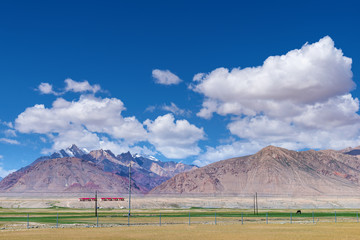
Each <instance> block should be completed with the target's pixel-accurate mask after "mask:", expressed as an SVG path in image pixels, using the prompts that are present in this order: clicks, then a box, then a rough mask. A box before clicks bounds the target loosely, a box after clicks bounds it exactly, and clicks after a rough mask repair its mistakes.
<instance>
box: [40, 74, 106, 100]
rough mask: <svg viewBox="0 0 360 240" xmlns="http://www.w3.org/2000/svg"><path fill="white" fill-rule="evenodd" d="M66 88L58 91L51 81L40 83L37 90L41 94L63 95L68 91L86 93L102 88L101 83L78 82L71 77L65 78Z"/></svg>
mask: <svg viewBox="0 0 360 240" xmlns="http://www.w3.org/2000/svg"><path fill="white" fill-rule="evenodd" d="M64 82H65V85H66V86H65V89H64V90H63V91H62V92H56V91H54V89H53V86H52V84H50V83H45V82H43V83H40V85H39V86H38V88H37V90H38V91H39V92H40V93H41V94H53V95H55V96H59V95H63V94H64V93H66V92H76V93H84V92H92V93H96V92H98V91H100V90H101V87H100V85H98V84H95V85H90V83H89V82H88V81H82V82H77V81H74V80H72V79H70V78H67V79H65V81H64Z"/></svg>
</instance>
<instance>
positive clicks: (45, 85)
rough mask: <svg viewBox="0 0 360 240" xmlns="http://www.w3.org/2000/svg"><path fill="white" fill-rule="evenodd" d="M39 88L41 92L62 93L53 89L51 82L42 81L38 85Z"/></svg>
mask: <svg viewBox="0 0 360 240" xmlns="http://www.w3.org/2000/svg"><path fill="white" fill-rule="evenodd" d="M38 90H39V91H40V93H41V94H54V95H59V94H60V93H57V92H55V91H54V90H53V86H52V85H51V84H50V83H40V85H39V86H38Z"/></svg>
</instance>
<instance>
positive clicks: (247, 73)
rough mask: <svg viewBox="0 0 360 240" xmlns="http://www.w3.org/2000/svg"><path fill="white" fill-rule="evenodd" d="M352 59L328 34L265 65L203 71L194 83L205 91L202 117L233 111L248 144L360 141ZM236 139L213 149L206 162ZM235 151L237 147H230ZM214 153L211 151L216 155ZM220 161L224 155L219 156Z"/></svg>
mask: <svg viewBox="0 0 360 240" xmlns="http://www.w3.org/2000/svg"><path fill="white" fill-rule="evenodd" d="M351 65H352V60H351V59H350V58H348V57H345V56H344V54H343V52H342V51H341V49H337V48H336V47H335V46H334V42H333V40H332V39H331V38H330V37H328V36H326V37H324V38H322V39H320V40H319V41H318V42H316V43H313V44H305V45H304V46H302V48H301V49H295V50H292V51H289V52H288V53H287V54H285V55H281V56H271V57H268V58H267V59H266V60H265V61H264V64H263V65H262V66H257V67H249V68H244V69H240V68H234V69H232V70H229V69H226V68H218V69H215V70H213V71H212V72H210V73H208V74H204V73H201V74H197V75H195V77H194V82H193V85H192V86H191V88H192V89H193V90H194V91H196V92H198V93H201V94H203V95H204V102H203V107H202V109H201V110H200V111H199V112H198V113H197V115H198V116H199V117H202V118H206V119H210V118H211V117H212V115H213V114H214V113H217V114H219V115H222V116H226V115H230V116H232V120H231V122H230V123H229V124H228V126H227V127H228V129H229V131H230V132H231V133H232V134H234V135H236V136H238V137H239V138H240V139H242V141H241V142H236V144H235V146H237V148H238V147H239V146H241V144H244V145H245V146H249V144H250V145H251V144H254V145H255V146H261V147H264V146H266V145H270V144H273V145H277V146H282V147H287V148H290V149H301V148H335V149H339V148H342V147H347V146H356V145H359V144H360V139H359V137H358V136H359V135H360V116H359V115H358V114H357V112H358V111H359V100H358V99H357V98H353V97H352V95H351V94H350V91H351V90H353V89H354V88H355V83H354V81H353V79H352V77H353V74H352V71H351ZM232 146H234V144H229V145H222V146H219V147H217V148H208V150H207V152H208V153H205V154H203V155H202V156H203V158H199V159H200V160H199V161H201V159H203V160H204V161H209V159H210V158H209V157H206V156H216V154H220V155H221V153H222V152H224V149H230V148H231V147H232ZM229 152H231V150H229ZM210 153H211V154H210ZM216 160H220V159H216Z"/></svg>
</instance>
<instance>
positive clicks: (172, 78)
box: [152, 69, 182, 85]
mask: <svg viewBox="0 0 360 240" xmlns="http://www.w3.org/2000/svg"><path fill="white" fill-rule="evenodd" d="M152 76H153V78H154V79H155V82H156V83H158V84H163V85H174V84H179V83H180V82H181V81H182V80H181V79H180V78H179V77H178V76H176V75H175V74H173V73H172V72H170V71H169V70H160V69H154V70H153V71H152Z"/></svg>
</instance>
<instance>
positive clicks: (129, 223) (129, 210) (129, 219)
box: [128, 160, 131, 225]
mask: <svg viewBox="0 0 360 240" xmlns="http://www.w3.org/2000/svg"><path fill="white" fill-rule="evenodd" d="M130 214H131V160H130V163H129V214H128V225H130Z"/></svg>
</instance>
